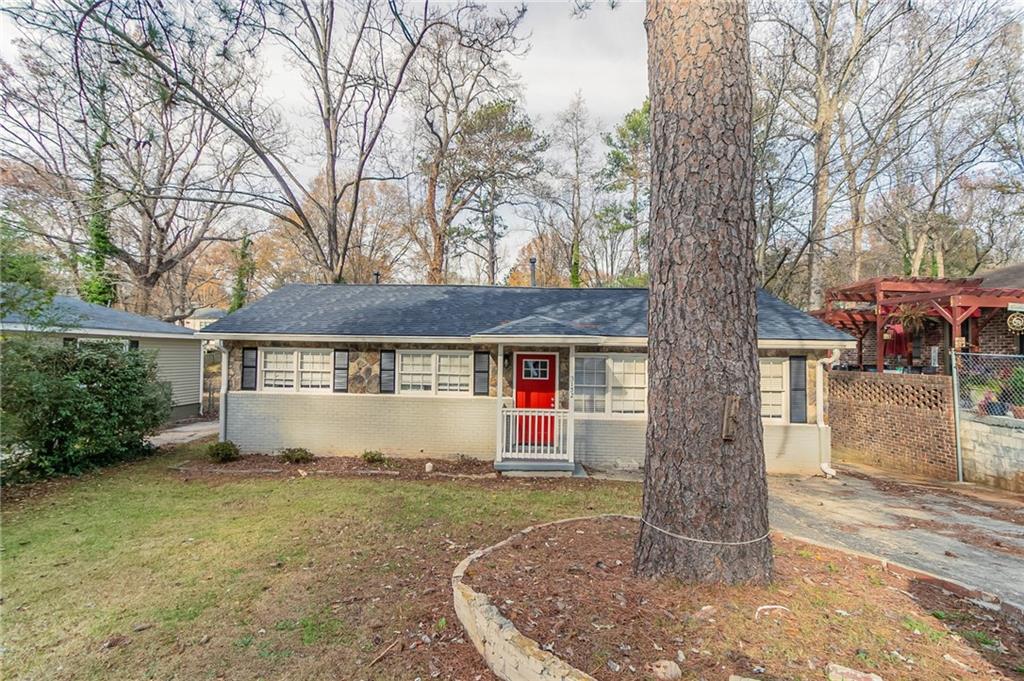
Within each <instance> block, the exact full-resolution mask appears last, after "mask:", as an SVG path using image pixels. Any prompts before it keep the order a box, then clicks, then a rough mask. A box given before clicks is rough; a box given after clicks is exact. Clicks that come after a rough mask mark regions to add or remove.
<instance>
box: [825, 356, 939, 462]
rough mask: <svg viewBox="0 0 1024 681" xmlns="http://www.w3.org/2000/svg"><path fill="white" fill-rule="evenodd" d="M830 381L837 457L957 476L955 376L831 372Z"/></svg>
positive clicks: (830, 414) (831, 418)
mask: <svg viewBox="0 0 1024 681" xmlns="http://www.w3.org/2000/svg"><path fill="white" fill-rule="evenodd" d="M827 380H828V384H829V424H830V425H831V427H832V435H833V437H832V448H833V450H834V457H835V458H836V459H837V460H839V461H858V462H862V463H867V464H871V465H873V466H878V467H879V468H885V469H889V470H893V471H899V472H903V473H912V474H915V475H924V476H927V477H932V478H937V479H940V480H956V437H955V433H954V424H953V382H952V379H950V378H949V377H948V376H928V375H923V374H875V373H861V372H847V371H832V372H829V373H828V379H827Z"/></svg>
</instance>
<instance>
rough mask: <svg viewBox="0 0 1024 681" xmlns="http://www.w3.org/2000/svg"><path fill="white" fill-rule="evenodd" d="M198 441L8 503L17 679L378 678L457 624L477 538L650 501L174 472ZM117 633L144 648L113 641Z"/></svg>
mask: <svg viewBox="0 0 1024 681" xmlns="http://www.w3.org/2000/svg"><path fill="white" fill-rule="evenodd" d="M201 447H202V445H201V444H200V445H192V446H189V447H184V448H181V449H179V450H177V451H174V452H171V453H169V454H166V455H161V456H159V457H157V458H154V459H151V460H148V461H144V462H139V463H135V464H131V465H127V466H122V467H118V468H117V469H114V470H111V471H107V472H104V473H100V474H95V475H91V476H88V477H86V478H83V479H80V480H74V481H70V482H68V483H67V484H64V485H60V486H58V488H57V491H55V492H53V493H51V494H48V495H44V496H41V497H39V498H36V499H32V500H27V501H22V502H18V503H13V504H12V503H5V504H4V508H3V514H2V519H3V536H2V554H0V567H2V569H3V587H4V593H3V596H4V598H3V601H2V603H0V617H2V619H3V622H4V627H3V632H2V645H3V648H4V650H5V653H4V660H3V666H4V678H7V679H19V678H66V679H107V678H170V677H175V678H190V679H206V678H219V677H224V678H247V679H248V678H277V677H280V676H281V675H282V673H283V670H286V671H287V676H288V677H289V678H364V677H366V669H365V666H366V665H367V664H368V663H369V662H370V661H371V660H372V659H373V658H374V657H375V656H376V653H377V652H378V651H379V650H381V649H382V648H383V646H386V645H387V643H389V642H390V641H393V640H394V638H395V637H396V636H398V635H403V634H405V633H406V632H415V631H425V632H428V633H433V634H444V635H446V636H449V635H450V636H454V635H455V633H454V631H453V626H452V625H453V623H454V622H455V617H454V612H453V611H452V609H451V604H450V598H449V595H448V593H447V590H448V588H449V578H450V574H451V570H452V569H453V567H454V565H455V564H456V563H457V562H458V561H459V560H461V558H462V557H464V556H465V555H466V554H467V553H469V552H470V551H471V550H472V549H473V548H476V547H478V546H482V545H485V544H487V543H491V542H493V541H497V540H500V539H502V538H504V537H506V536H507V535H508V534H510V533H511V532H512V531H514V530H516V529H519V528H521V527H523V526H525V525H529V524H531V523H534V522H538V521H544V520H549V519H555V518H560V517H569V516H576V515H583V514H588V513H603V512H617V511H622V512H635V511H636V509H637V506H638V503H639V494H640V490H639V486H637V485H628V484H613V483H576V482H567V483H564V484H562V483H544V484H538V483H532V482H528V481H516V482H509V483H503V484H501V485H500V486H497V487H495V486H493V485H484V484H476V483H473V482H465V481H462V482H456V481H444V482H414V481H402V480H394V479H385V480H379V479H367V480H363V479H332V478H320V477H314V476H309V477H306V478H301V477H299V478H295V479H287V480H283V479H278V480H257V479H253V480H248V479H245V480H238V479H229V480H223V481H222V480H217V481H215V482H208V481H186V480H183V479H182V476H181V474H179V473H177V472H173V471H170V470H168V466H170V465H172V464H174V463H176V462H178V461H180V460H183V459H197V458H199V449H200V448H201ZM431 589H432V590H433V591H431V592H430V593H432V594H433V595H431V596H429V597H428V596H424V592H428V591H429V590H431ZM139 625H150V626H149V627H148V628H141V629H140V630H139V631H136V630H135V629H136V627H139ZM114 636H124V637H127V638H128V639H129V642H128V643H126V644H122V645H118V646H115V647H112V648H109V649H105V648H104V646H103V643H104V641H107V640H108V639H111V638H112V637H114ZM381 639H383V640H384V643H383V645H382V643H381ZM433 655H434V656H436V657H439V658H441V659H443V658H444V655H443V654H442V652H434V653H433ZM428 659H429V658H428V657H425V656H419V657H416V656H408V655H407V656H405V657H403V655H402V654H401V653H399V654H391V655H388V656H387V657H385V658H384V659H382V660H381V661H380V662H379V663H378V664H377V665H375V666H374V667H373V674H371V675H370V676H372V677H373V678H385V679H386V678H405V679H407V678H412V677H414V676H416V675H421V676H424V677H426V676H428V675H429V671H430V670H429V668H428ZM413 672H415V673H413Z"/></svg>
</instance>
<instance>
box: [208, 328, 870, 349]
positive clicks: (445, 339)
mask: <svg viewBox="0 0 1024 681" xmlns="http://www.w3.org/2000/svg"><path fill="white" fill-rule="evenodd" d="M195 335H196V337H197V338H202V339H204V340H239V341H254V342H259V341H283V342H288V341H291V342H310V343H316V342H321V343H323V342H331V343H420V344H422V343H437V344H441V345H454V344H465V343H488V344H489V343H495V344H496V343H503V344H513V343H518V344H524V345H597V346H609V347H613V346H617V347H622V346H627V347H646V346H647V338H646V337H645V336H579V335H564V336H558V335H543V336H531V335H514V336H506V335H500V334H473V335H472V336H359V335H338V334H293V333H237V332H216V331H214V332H210V331H209V329H208V328H207V329H204V330H202V331H199V332H198V333H196V334H195ZM757 346H758V347H759V348H763V349H765V350H775V349H780V350H781V349H790V350H832V349H834V348H841V349H845V348H855V347H857V341H856V340H854V339H853V338H849V339H845V340H844V339H838V338H837V339H829V340H820V339H779V338H764V339H759V340H758V342H757Z"/></svg>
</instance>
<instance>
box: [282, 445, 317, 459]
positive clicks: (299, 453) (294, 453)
mask: <svg viewBox="0 0 1024 681" xmlns="http://www.w3.org/2000/svg"><path fill="white" fill-rule="evenodd" d="M278 456H280V457H281V460H282V461H284V462H285V463H309V462H311V461H312V460H313V453H312V452H310V451H309V450H308V449H303V448H302V447H289V448H288V449H282V450H281V452H280V453H279V454H278Z"/></svg>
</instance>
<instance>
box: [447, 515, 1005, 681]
mask: <svg viewBox="0 0 1024 681" xmlns="http://www.w3.org/2000/svg"><path fill="white" fill-rule="evenodd" d="M604 518H619V519H622V520H634V521H636V522H640V518H639V516H633V515H625V514H622V513H602V514H600V515H591V516H581V517H577V518H564V519H562V520H553V521H551V522H547V523H541V524H540V525H531V526H529V527H527V528H524V529H522V530H519V531H518V532H516V533H515V534H513V535H511V536H509V537H508V538H506V539H503V540H502V541H500V542H498V543H497V544H493V545H492V546H487V547H485V548H482V549H478V550H476V551H474V552H473V553H471V554H469V555H468V556H466V557H465V558H463V559H462V561H461V562H460V563H459V564H458V565H457V566H455V570H454V571H453V572H452V598H453V600H454V602H455V615H456V616H457V617H458V618H459V622H460V623H461V624H462V628H463V629H465V631H466V635H467V636H468V637H469V640H471V641H472V642H473V645H474V646H475V647H476V649H477V652H479V653H480V655H481V656H482V657H483V658H484V662H485V663H486V664H487V666H488V668H489V669H490V670H491V671H492V672H494V674H495V675H496V676H497V677H498V678H499V679H502V680H503V681H534V680H536V681H549V680H550V681H597V680H596V679H595V678H594V677H593V676H591V675H590V674H587V673H586V672H583V671H581V670H579V669H577V668H576V667H573V666H572V665H571V664H569V663H568V662H566V661H565V660H563V659H561V658H560V657H558V656H557V655H554V654H553V653H550V652H548V651H546V650H544V649H543V648H541V647H540V645H539V644H538V643H537V642H536V641H534V640H533V639H532V638H529V637H528V636H525V635H523V634H522V633H521V632H520V631H519V630H518V629H516V627H515V625H514V624H512V621H511V620H509V619H508V618H506V617H505V616H504V615H502V614H501V612H500V611H499V610H498V608H497V607H495V606H494V604H493V603H491V599H490V597H489V596H488V595H487V594H484V593H480V592H478V591H475V590H474V589H473V588H472V587H470V586H469V585H467V584H465V583H464V582H463V578H464V577H465V576H466V570H468V569H469V566H470V565H471V564H472V563H473V562H474V561H477V560H479V559H480V558H483V557H484V556H486V555H488V554H490V553H492V552H494V551H497V550H498V549H500V548H503V547H505V546H507V545H508V544H510V543H512V542H513V541H515V540H516V539H519V538H522V537H525V536H527V535H529V534H530V533H532V532H536V531H537V530H541V529H543V528H545V527H551V526H552V525H562V524H565V523H572V522H578V521H583V520H601V519H604ZM781 536H784V537H786V538H787V539H791V540H793V541H798V542H803V543H805V544H810V545H812V546H818V547H821V548H824V549H829V550H832V551H840V552H842V553H847V554H850V555H853V556H857V557H859V558H864V559H867V560H870V561H873V562H877V563H879V564H880V565H882V566H883V567H888V566H892V567H894V568H898V569H899V570H902V571H904V572H907V573H909V574H911V575H913V576H914V577H915V578H917V579H920V580H922V581H925V582H928V583H929V584H934V585H935V586H938V587H940V588H942V589H945V590H946V591H949V592H950V593H953V594H956V595H957V596H960V597H962V598H969V599H972V600H975V601H977V602H981V603H983V604H987V606H988V607H991V608H993V609H998V610H999V611H1000V612H1001V613H1002V614H1004V615H1005V616H1007V617H1008V618H1010V619H1012V620H1013V621H1014V622H1015V623H1016V624H1017V625H1018V626H1024V607H1021V606H1020V605H1018V604H1016V603H1012V602H1010V601H1005V600H1003V599H1001V598H999V597H998V596H996V595H994V594H990V593H988V592H986V591H984V590H982V589H978V588H976V587H972V586H968V585H966V584H962V583H960V582H957V581H955V580H952V579H947V578H945V577H940V576H939V575H935V574H932V573H930V572H925V571H923V570H918V569H916V568H912V567H908V566H906V565H903V564H901V563H896V562H893V561H891V560H888V559H887V558H882V557H880V556H875V555H872V554H869V553H863V552H861V551H854V550H852V549H847V548H844V547H840V546H832V545H829V544H825V543H823V542H819V541H815V540H813V539H808V538H806V537H798V536H795V535H781Z"/></svg>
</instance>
